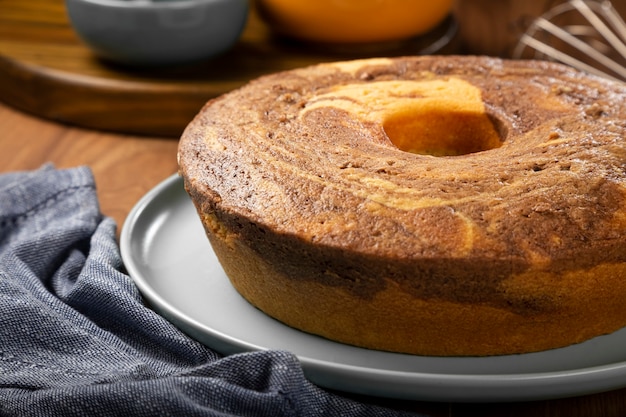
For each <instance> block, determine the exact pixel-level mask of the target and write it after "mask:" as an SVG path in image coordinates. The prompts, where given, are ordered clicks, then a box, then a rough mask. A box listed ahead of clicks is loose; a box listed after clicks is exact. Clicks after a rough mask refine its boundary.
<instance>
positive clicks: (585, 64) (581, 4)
mask: <svg viewBox="0 0 626 417" xmlns="http://www.w3.org/2000/svg"><path fill="white" fill-rule="evenodd" d="M625 42H626V23H625V22H624V19H622V17H621V16H620V15H619V13H618V12H617V10H616V9H615V8H614V7H613V5H612V4H611V2H610V1H589V0H587V1H585V0H569V1H567V2H565V3H562V4H559V5H558V6H555V7H554V8H552V9H550V10H549V11H548V12H546V13H544V14H543V15H542V16H540V17H539V18H537V19H535V20H534V21H533V23H532V24H531V25H530V26H529V27H528V29H527V31H526V32H525V33H524V34H523V35H522V36H521V38H520V40H519V43H518V44H517V46H516V48H515V50H514V51H513V57H514V58H537V59H551V60H554V61H560V62H562V63H564V64H567V65H570V66H572V67H575V68H578V69H580V70H583V71H586V72H589V73H592V74H596V75H600V76H604V77H608V78H612V79H616V80H621V81H625V80H626V66H625V65H626V43H625Z"/></svg>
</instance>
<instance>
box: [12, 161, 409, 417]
mask: <svg viewBox="0 0 626 417" xmlns="http://www.w3.org/2000/svg"><path fill="white" fill-rule="evenodd" d="M115 234H116V225H115V223H114V222H113V220H111V219H110V218H107V217H103V216H102V215H101V213H100V209H99V206H98V201H97V196H96V191H95V185H94V179H93V176H92V174H91V171H90V170H89V169H88V168H86V167H80V168H73V169H67V170H57V169H55V168H54V167H52V166H45V167H43V168H41V169H39V170H37V171H32V172H15V173H8V174H3V175H0V415H1V416H46V417H54V416H81V417H82V416H185V417H191V416H255V417H260V416H268V417H279V416H399V415H408V414H407V413H403V412H401V411H395V410H393V411H392V410H388V409H383V408H379V407H375V406H373V405H369V404H365V403H360V402H358V401H355V400H354V399H349V398H346V397H344V396H341V395H337V394H335V393H331V392H328V391H325V390H323V389H321V388H319V387H317V386H315V385H313V384H311V383H310V382H309V381H307V380H306V379H305V378H304V376H303V373H302V370H301V368H300V364H299V363H298V361H297V359H296V358H295V357H294V356H293V355H291V354H290V353H287V352H280V351H267V352H255V353H246V354H239V355H232V356H229V357H221V356H219V355H218V354H217V353H215V352H213V351H212V350H210V349H209V348H207V347H205V346H204V345H201V344H200V343H198V342H196V341H194V340H193V339H190V338H189V337H187V336H186V335H185V334H183V333H182V332H180V331H179V330H178V329H177V328H175V327H174V326H173V325H171V324H170V323H169V322H167V321H166V320H164V319H163V318H162V317H161V316H159V315H157V314H155V313H154V312H153V311H152V310H150V309H149V308H147V307H146V306H145V305H144V303H143V302H142V298H141V296H140V294H139V293H138V291H137V288H136V287H135V286H134V284H133V282H132V280H131V279H130V278H129V277H128V276H127V275H126V274H125V273H124V272H123V270H124V269H123V265H122V261H121V257H120V254H119V249H118V247H117V243H116V235H115Z"/></svg>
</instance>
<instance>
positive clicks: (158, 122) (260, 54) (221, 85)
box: [0, 0, 456, 137]
mask: <svg viewBox="0 0 626 417" xmlns="http://www.w3.org/2000/svg"><path fill="white" fill-rule="evenodd" d="M455 33H456V27H455V23H454V21H453V19H452V18H450V19H448V20H447V21H446V22H444V23H443V24H442V25H441V26H440V27H439V28H437V29H436V30H435V31H433V32H432V33H430V34H428V35H427V36H424V37H421V38H417V39H413V40H409V41H406V42H403V43H402V44H399V45H393V46H390V45H386V46H385V48H389V49H380V48H377V47H374V48H369V47H364V48H350V49H345V50H343V48H340V47H337V48H333V50H328V48H321V47H318V46H313V45H305V44H302V43H298V42H295V41H290V40H286V39H279V38H276V37H275V36H273V35H272V33H271V31H270V30H269V28H268V27H266V26H265V25H264V23H263V22H262V21H261V20H260V19H259V18H258V17H257V16H256V14H255V12H254V10H252V12H251V14H250V16H249V19H248V24H247V26H246V29H245V31H244V33H243V35H242V37H241V39H240V40H239V42H238V43H237V44H236V45H235V46H234V47H233V48H232V49H231V50H230V51H228V52H227V53H225V54H224V55H221V56H219V57H216V58H213V59H209V60H206V61H204V62H200V63H196V64H193V65H185V66H175V67H165V68H137V67H134V68H133V67H127V66H121V65H119V64H115V63H112V62H107V61H103V60H101V59H99V58H97V57H96V56H95V55H94V54H93V53H92V52H91V50H90V49H88V48H87V47H86V46H85V45H84V44H83V43H82V42H81V41H80V39H79V38H78V37H77V35H76V34H75V33H74V31H73V29H72V27H71V25H70V23H69V21H68V17H67V15H66V11H65V4H64V2H63V0H0V100H2V101H4V102H5V103H7V104H9V105H11V106H14V107H16V108H18V109H21V110H23V111H26V112H29V113H32V114H34V115H36V116H40V117H43V118H48V119H52V120H56V121H60V122H64V123H69V124H74V125H78V126H83V127H89V128H95V129H101V130H109V131H115V132H122V133H131V134H146V135H151V136H164V137H178V136H179V135H180V133H181V132H182V130H183V129H184V127H185V126H186V125H187V124H188V123H189V121H190V120H191V119H192V118H193V116H194V115H195V114H196V113H197V112H198V111H199V109H200V108H201V107H202V105H203V104H204V103H206V102H207V101H208V100H209V99H210V98H213V97H216V96H218V95H220V94H223V93H225V92H227V91H230V90H232V89H234V88H236V87H239V86H241V85H242V84H244V83H245V82H247V81H249V80H251V79H253V78H256V77H258V76H260V75H263V74H267V73H271V72H276V71H281V70H287V69H292V68H295V67H300V66H305V65H310V64H314V63H318V62H325V61H333V60H341V59H352V58H365V57H369V56H379V55H381V54H384V55H388V56H392V55H414V54H420V53H433V52H438V53H452V52H454V51H453V45H454V42H453V40H454V35H455ZM429 47H430V49H429Z"/></svg>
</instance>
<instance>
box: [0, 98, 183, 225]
mask: <svg viewBox="0 0 626 417" xmlns="http://www.w3.org/2000/svg"><path fill="white" fill-rule="evenodd" d="M0 126H2V129H1V130H0V150H1V151H0V172H8V171H23V170H33V169H38V168H40V167H41V166H42V165H44V164H47V163H52V164H54V165H55V166H56V167H58V168H70V167H75V166H79V165H87V166H89V167H91V169H92V171H93V173H94V176H95V179H96V185H97V192H98V198H99V200H100V204H101V210H102V212H103V213H104V214H106V215H107V216H110V217H112V218H113V219H114V220H115V221H116V223H117V225H118V228H121V226H122V224H123V221H124V220H125V219H126V216H127V215H128V212H129V211H130V209H131V208H132V207H133V206H134V205H135V204H136V203H137V201H138V200H139V199H140V198H141V197H142V196H143V195H144V194H145V193H146V192H148V190H150V189H151V188H152V187H154V186H155V185H156V184H158V183H159V182H160V181H162V180H163V179H165V178H167V177H168V176H169V175H171V174H173V173H175V172H176V170H177V164H176V149H177V144H178V143H177V141H175V140H171V139H167V138H148V137H139V136H131V135H112V134H108V133H105V132H99V131H92V130H85V129H81V128H75V127H68V126H64V125H60V124H57V123H53V122H50V121H46V120H42V119H37V118H33V117H31V116H29V115H26V114H23V113H20V112H17V111H15V110H13V109H10V108H8V107H6V106H4V105H0Z"/></svg>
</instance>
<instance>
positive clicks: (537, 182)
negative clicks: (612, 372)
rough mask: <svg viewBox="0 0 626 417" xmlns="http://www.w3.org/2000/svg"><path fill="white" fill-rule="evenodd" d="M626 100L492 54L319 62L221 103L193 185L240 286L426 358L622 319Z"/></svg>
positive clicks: (618, 90) (358, 340) (489, 350)
mask: <svg viewBox="0 0 626 417" xmlns="http://www.w3.org/2000/svg"><path fill="white" fill-rule="evenodd" d="M625 99H626V88H625V87H624V86H623V85H622V84H618V83H615V82H610V81H606V80H602V79H599V78H595V77H591V76H588V75H584V74H582V73H580V72H577V71H575V70H572V69H569V68H567V67H564V66H561V65H558V64H551V63H546V62H539V61H507V60H501V59H495V58H487V57H455V56H450V57H406V58H392V59H386V58H381V59H369V60H359V61H350V62H337V63H328V64H320V65H317V66H314V67H308V68H302V69H297V70H292V71H287V72H283V73H279V74H273V75H268V76H265V77H261V78H259V79H257V80H254V81H252V82H250V83H249V84H248V85H246V86H244V87H242V88H240V89H238V90H235V91H233V92H231V93H228V94H226V95H224V96H222V97H219V98H216V99H214V100H211V101H210V102H209V103H207V105H206V106H205V107H204V108H203V109H202V111H201V112H200V113H199V114H198V115H197V117H196V118H195V119H194V120H193V121H192V122H191V123H190V125H189V126H188V127H187V129H186V130H185V132H184V134H183V136H182V138H181V141H180V145H179V166H180V174H181V176H182V177H183V179H184V183H185V188H186V189H187V191H188V192H189V194H190V196H191V198H192V200H193V202H194V204H195V205H196V208H197V209H198V213H199V215H200V218H201V220H202V222H203V224H204V226H205V229H206V231H207V235H208V237H209V240H210V241H211V244H212V246H213V248H214V250H215V252H216V254H217V256H218V259H219V260H220V262H221V263H222V266H223V267H224V269H225V271H226V273H227V275H228V276H229V278H230V279H231V281H232V282H233V285H234V286H235V288H236V289H237V290H238V291H239V292H240V293H241V294H242V295H243V296H244V297H245V298H246V299H248V300H249V301H250V302H251V303H252V304H253V305H255V306H257V307H258V308H259V309H261V310H262V311H264V312H266V313H267V314H269V315H270V316H272V317H275V318H277V319H278V320H281V321H283V322H284V323H286V324H288V325H290V326H293V327H296V328H299V329H301V330H304V331H307V332H311V333H314V334H318V335H321V336H323V337H327V338H329V339H332V340H336V341H340V342H344V343H349V344H354V345H358V346H363V347H367V348H372V349H381V350H390V351H397V352H405V353H413V354H423V355H495V354H508V353H522V352H531V351H537V350H543V349H548V348H555V347H560V346H567V345H569V344H573V343H577V342H581V341H583V340H586V339H589V338H591V337H594V336H597V335H600V334H604V333H608V332H612V331H614V330H617V329H619V328H621V327H623V326H625V325H626V303H624V302H623V300H624V297H625V296H626V232H625V230H626V210H625V197H626V188H625V187H626V181H625V179H626V176H625V172H624V171H625V167H626V146H625V144H624V132H625V130H626V129H625V128H626V107H625V105H624V102H625Z"/></svg>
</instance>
